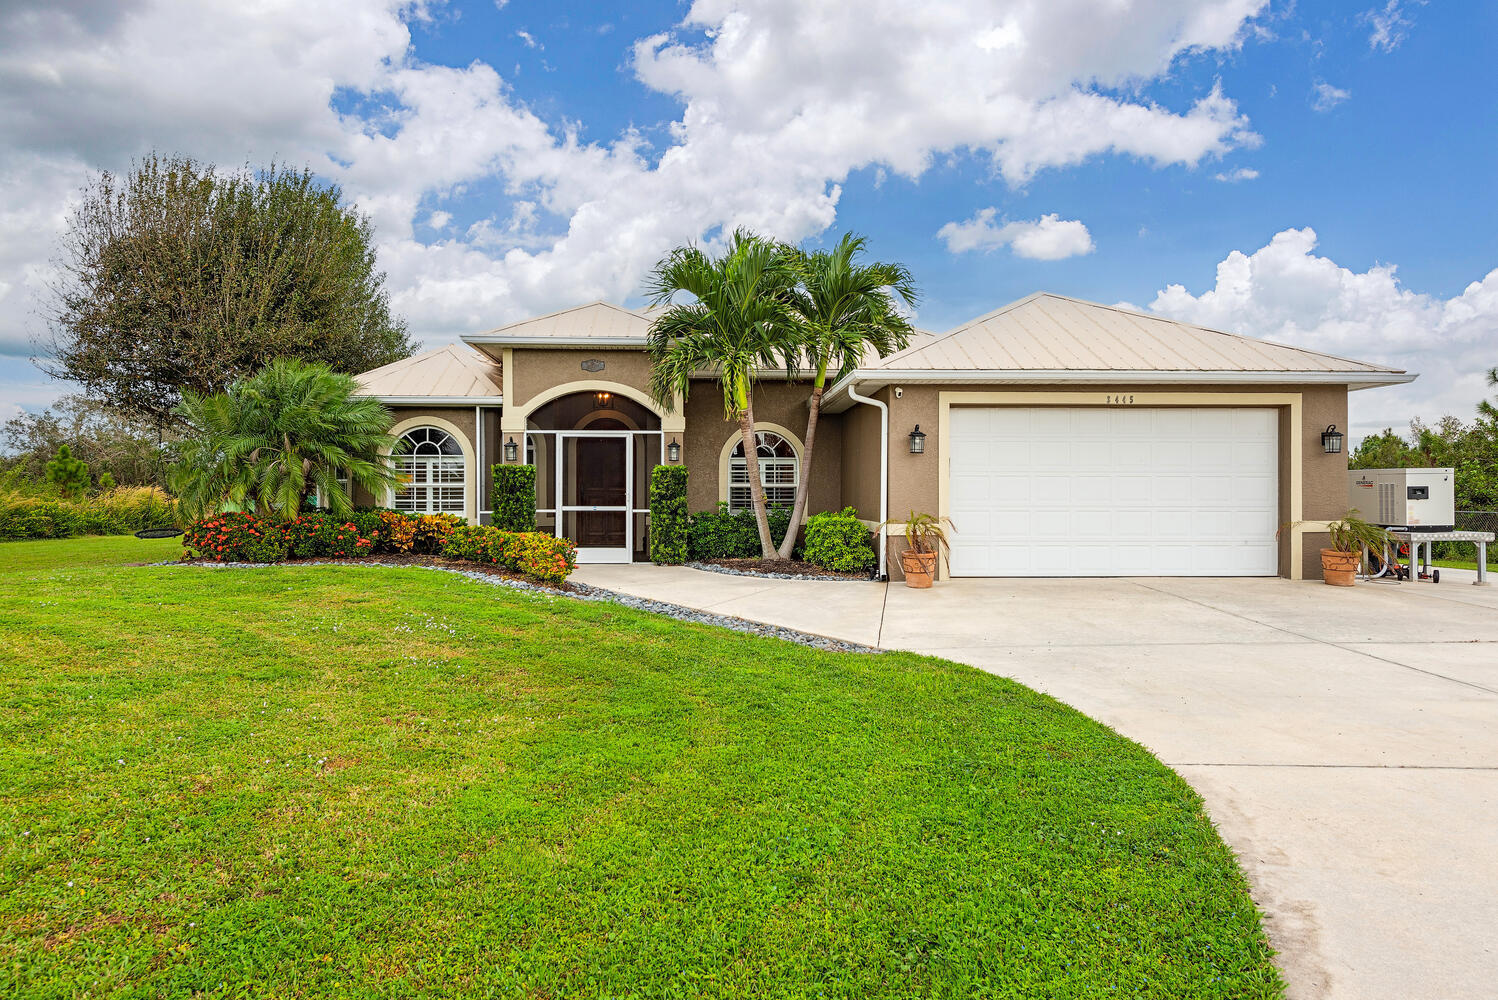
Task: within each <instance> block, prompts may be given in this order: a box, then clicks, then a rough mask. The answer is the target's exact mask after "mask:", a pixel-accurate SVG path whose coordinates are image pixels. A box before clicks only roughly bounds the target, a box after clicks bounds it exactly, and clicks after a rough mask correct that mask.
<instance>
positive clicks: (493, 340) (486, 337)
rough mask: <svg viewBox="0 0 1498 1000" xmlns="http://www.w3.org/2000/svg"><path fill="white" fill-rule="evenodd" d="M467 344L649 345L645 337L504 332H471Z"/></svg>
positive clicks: (466, 339)
mask: <svg viewBox="0 0 1498 1000" xmlns="http://www.w3.org/2000/svg"><path fill="white" fill-rule="evenodd" d="M463 343H465V344H500V345H503V346H505V347H648V346H650V341H649V340H647V339H646V338H644V337H510V336H505V335H504V334H486V333H475V334H469V335H468V336H466V337H464V338H463Z"/></svg>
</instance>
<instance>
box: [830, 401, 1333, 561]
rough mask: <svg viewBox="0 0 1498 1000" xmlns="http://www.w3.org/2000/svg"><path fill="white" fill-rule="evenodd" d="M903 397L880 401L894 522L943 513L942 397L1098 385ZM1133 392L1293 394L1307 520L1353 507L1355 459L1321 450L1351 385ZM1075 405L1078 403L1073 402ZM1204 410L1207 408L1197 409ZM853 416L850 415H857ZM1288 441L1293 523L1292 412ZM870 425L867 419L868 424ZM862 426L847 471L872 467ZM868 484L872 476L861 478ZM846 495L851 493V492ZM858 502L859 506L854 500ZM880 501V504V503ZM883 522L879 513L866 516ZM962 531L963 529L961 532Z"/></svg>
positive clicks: (1285, 474) (1283, 454)
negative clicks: (916, 437) (918, 451)
mask: <svg viewBox="0 0 1498 1000" xmlns="http://www.w3.org/2000/svg"><path fill="white" fill-rule="evenodd" d="M900 388H901V393H900V398H895V393H894V392H893V390H892V388H887V389H885V390H882V391H881V392H880V393H879V394H878V398H880V399H883V400H884V401H885V402H887V403H888V404H889V408H890V470H889V477H890V493H889V512H890V517H891V518H902V517H904V516H905V515H906V514H907V513H908V512H910V511H911V510H916V511H928V512H931V513H936V512H937V510H938V507H939V505H940V495H939V493H940V477H941V476H942V475H943V474H944V473H943V471H942V470H940V469H939V468H938V457H937V456H938V453H939V451H940V443H939V440H938V438H939V435H940V394H941V393H942V392H980V391H984V390H990V391H1008V390H1018V389H1021V388H1022V389H1023V390H1024V391H1026V392H1047V391H1050V392H1058V393H1062V392H1064V393H1075V392H1078V391H1079V390H1081V391H1089V390H1090V387H1085V388H1084V387H1079V386H1076V385H1056V386H1023V387H1020V386H1013V385H1008V386H1002V385H989V386H982V385H970V384H962V385H908V386H902V387H900ZM1128 388H1129V390H1130V391H1131V392H1135V393H1145V392H1159V393H1180V392H1191V393H1214V392H1220V393H1236V394H1250V393H1252V394H1263V395H1284V394H1287V393H1298V394H1300V397H1301V408H1302V412H1301V430H1300V433H1301V490H1302V494H1301V496H1302V504H1301V515H1300V516H1301V519H1302V520H1305V521H1325V520H1331V519H1333V518H1336V517H1338V516H1340V515H1341V514H1342V513H1343V512H1344V511H1345V510H1346V507H1347V456H1346V454H1345V452H1344V453H1343V454H1341V455H1327V454H1325V453H1324V452H1323V451H1322V448H1321V432H1322V430H1324V429H1325V428H1326V426H1327V425H1328V424H1332V423H1335V424H1336V425H1337V426H1338V427H1340V428H1344V429H1345V428H1346V425H1347V389H1346V387H1344V386H1293V385H1292V386H1274V385H1263V386H1251V387H1250V386H1233V385H1215V386H1213V385H1192V386H1182V385H1133V386H1129V387H1128ZM1096 391H1097V392H1098V394H1099V396H1103V395H1105V394H1106V392H1107V391H1108V390H1107V389H1106V388H1103V387H1100V388H1098V389H1097V390H1096ZM1071 405H1075V404H1071ZM1195 405H1200V404H1195ZM856 409H863V410H867V411H868V412H869V414H870V415H871V416H872V417H873V420H872V426H873V438H874V440H875V441H877V436H878V415H877V413H876V412H875V411H874V408H873V407H863V406H860V407H857V408H856ZM851 412H852V411H850V413H851ZM1281 412H1282V417H1281V424H1280V426H1281V438H1280V477H1279V478H1280V497H1281V501H1280V510H1281V519H1282V521H1286V522H1287V521H1289V520H1290V519H1291V509H1290V483H1291V476H1290V474H1289V473H1290V469H1289V464H1288V463H1289V456H1290V448H1289V447H1288V437H1287V435H1288V434H1289V433H1291V430H1292V429H1291V427H1290V426H1289V410H1288V408H1282V411H1281ZM864 419H866V418H864ZM854 420H855V422H854V423H849V424H846V425H845V426H847V427H850V428H853V427H856V428H858V430H855V431H851V432H845V437H846V436H847V435H848V433H851V434H852V436H853V437H856V439H857V440H856V442H851V441H850V442H847V443H846V444H845V448H846V450H847V458H846V459H845V468H846V469H849V470H851V469H852V468H853V467H855V466H858V465H861V464H863V463H864V462H865V458H864V456H865V454H866V453H867V450H868V445H867V441H868V440H869V433H868V431H867V430H866V429H864V425H863V423H862V422H861V420H860V418H854ZM916 424H920V425H921V430H922V431H924V432H925V433H926V435H927V437H926V453H925V454H924V455H912V454H910V447H909V437H908V435H909V434H910V432H911V430H913V429H914V428H915V425H916ZM877 457H878V453H877V445H876V446H875V447H874V449H873V464H872V475H873V479H874V483H875V489H876V490H877V483H878V474H879V472H878V464H877ZM860 478H861V479H863V478H865V477H862V476H860ZM845 495H850V494H848V493H847V490H846V489H845ZM849 502H855V501H851V500H850V501H849ZM876 502H877V498H876ZM865 516H867V517H870V518H872V517H875V516H877V515H876V514H869V515H865ZM959 528H960V526H959ZM1325 538H1326V535H1325V533H1320V534H1317V533H1312V532H1308V533H1306V534H1305V535H1304V542H1303V549H1302V557H1301V566H1302V570H1301V571H1302V573H1303V575H1304V577H1305V578H1306V579H1319V578H1320V577H1321V563H1320V557H1319V552H1318V550H1319V548H1320V546H1321V545H1322V544H1323V543H1324V541H1325ZM902 547H903V543H902V542H900V541H899V540H898V539H892V540H891V547H890V553H891V555H890V559H889V563H890V572H891V575H894V576H898V575H899V561H898V559H897V558H895V555H896V553H897V552H898V550H899V549H900V548H902ZM1290 551H1291V543H1290V536H1289V532H1285V533H1284V534H1283V536H1282V538H1281V541H1280V572H1281V575H1285V576H1287V575H1289V569H1290V566H1289V562H1290Z"/></svg>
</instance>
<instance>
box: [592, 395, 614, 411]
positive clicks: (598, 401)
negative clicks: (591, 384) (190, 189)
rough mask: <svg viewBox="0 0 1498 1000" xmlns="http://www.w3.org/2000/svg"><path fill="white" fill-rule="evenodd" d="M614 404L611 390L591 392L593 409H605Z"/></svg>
mask: <svg viewBox="0 0 1498 1000" xmlns="http://www.w3.org/2000/svg"><path fill="white" fill-rule="evenodd" d="M613 405H614V394H613V393H612V392H595V393H593V409H595V410H607V409H608V408H609V407H611V406H613Z"/></svg>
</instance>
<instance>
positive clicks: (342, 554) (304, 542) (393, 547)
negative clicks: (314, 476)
mask: <svg viewBox="0 0 1498 1000" xmlns="http://www.w3.org/2000/svg"><path fill="white" fill-rule="evenodd" d="M354 518H355V519H356V520H357V521H358V522H361V523H355V521H354V520H351V521H339V520H338V519H337V518H335V517H332V516H330V515H328V514H326V513H324V512H322V511H313V512H310V513H306V514H302V515H299V516H298V517H295V518H293V519H292V520H290V521H287V522H285V523H281V522H278V521H273V520H271V519H269V518H261V517H257V516H256V515H254V514H246V513H239V512H235V513H227V514H216V515H214V516H213V517H209V518H204V519H203V520H201V521H197V522H194V523H193V524H191V525H188V527H187V530H186V532H185V533H184V534H183V536H182V546H183V548H184V549H186V550H187V551H188V552H190V553H193V554H195V555H196V556H197V557H198V558H200V559H209V560H212V561H214V562H252V563H274V562H281V561H283V560H285V559H317V558H345V559H358V558H360V557H363V556H368V555H370V554H372V553H376V552H412V551H415V552H430V553H432V554H436V555H442V556H445V557H447V558H449V559H460V560H466V561H468V562H476V563H485V564H488V565H495V566H503V567H505V568H506V569H510V570H513V571H515V572H516V573H522V574H524V575H526V576H528V577H530V578H532V579H534V580H539V581H542V582H544V583H561V582H562V581H564V580H566V579H567V577H568V575H569V574H571V572H572V571H573V570H574V569H576V568H577V546H576V545H574V544H573V543H572V542H571V541H570V540H568V539H566V538H556V537H553V536H552V535H544V534H541V533H540V532H536V531H500V530H499V529H498V528H492V527H489V526H488V525H467V524H459V523H457V519H456V518H454V517H453V516H452V515H450V514H405V513H402V512H400V511H394V510H363V511H358V512H356V513H355V515H354ZM363 525H369V526H373V530H371V531H368V532H366V531H365V530H364V529H363Z"/></svg>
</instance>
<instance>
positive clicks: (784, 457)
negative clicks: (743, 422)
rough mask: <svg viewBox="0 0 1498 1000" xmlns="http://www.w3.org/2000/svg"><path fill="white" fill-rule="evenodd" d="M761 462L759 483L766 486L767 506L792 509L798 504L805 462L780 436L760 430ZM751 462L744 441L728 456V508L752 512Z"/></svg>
mask: <svg viewBox="0 0 1498 1000" xmlns="http://www.w3.org/2000/svg"><path fill="white" fill-rule="evenodd" d="M754 444H755V451H756V452H758V459H759V481H760V482H761V483H762V484H764V487H765V503H766V504H767V505H768V506H771V507H790V506H793V505H794V504H795V502H796V485H797V483H799V482H800V481H801V459H800V458H799V457H798V456H797V455H796V449H795V447H794V446H792V444H791V443H790V442H789V441H787V440H786V439H785V438H783V437H781V436H780V435H779V434H775V433H772V432H770V431H760V432H759V433H757V434H755V435H754ZM751 506H752V503H751V500H750V497H749V463H748V462H746V461H745V460H744V442H743V441H740V442H739V443H738V445H736V446H735V447H734V449H733V453H732V454H731V455H729V457H728V507H729V509H730V510H748V509H749V508H750V507H751Z"/></svg>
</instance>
